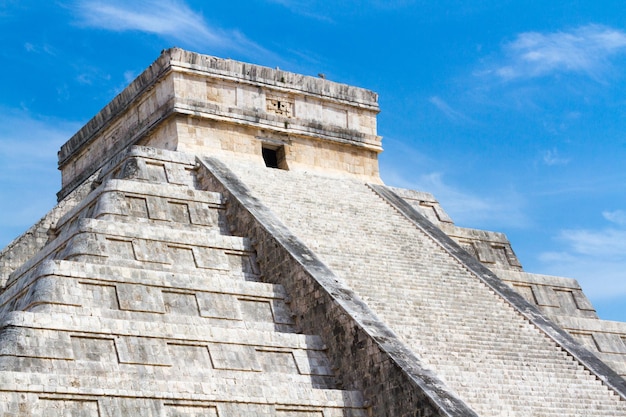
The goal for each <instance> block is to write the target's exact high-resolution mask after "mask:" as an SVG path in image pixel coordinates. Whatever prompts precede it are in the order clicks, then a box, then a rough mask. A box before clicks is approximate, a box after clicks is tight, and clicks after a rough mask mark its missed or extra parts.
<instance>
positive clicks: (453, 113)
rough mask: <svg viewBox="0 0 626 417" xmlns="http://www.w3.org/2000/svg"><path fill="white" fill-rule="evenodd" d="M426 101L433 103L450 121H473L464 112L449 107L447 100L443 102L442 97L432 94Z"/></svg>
mask: <svg viewBox="0 0 626 417" xmlns="http://www.w3.org/2000/svg"><path fill="white" fill-rule="evenodd" d="M428 101H429V102H430V103H431V104H433V105H434V106H435V107H437V109H439V111H441V112H442V113H443V114H445V115H446V116H447V117H448V118H449V119H450V120H452V121H455V122H459V121H463V122H470V123H475V122H474V121H473V120H472V119H470V118H469V117H467V116H466V115H465V114H463V113H461V112H460V111H458V110H455V109H453V108H452V107H450V105H449V104H448V103H447V102H445V101H444V100H443V99H441V98H440V97H438V96H432V97H430V98H429V99H428Z"/></svg>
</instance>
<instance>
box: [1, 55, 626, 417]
mask: <svg viewBox="0 0 626 417" xmlns="http://www.w3.org/2000/svg"><path fill="white" fill-rule="evenodd" d="M377 112H378V104H377V96H376V94H375V93H372V92H371V91H368V90H364V89H361V88H356V87H350V86H345V85H341V84H337V83H333V82H329V81H327V80H323V79H317V78H312V77H306V76H301V75H297V74H291V73H287V72H284V71H280V70H278V69H276V70H273V69H269V68H263V67H258V66H255V65H250V64H243V63H239V62H235V61H231V60H223V59H218V58H214V57H209V56H203V55H198V54H195V53H191V52H187V51H183V50H180V49H176V48H175V49H171V50H167V51H164V52H163V54H162V56H161V57H160V58H159V59H158V60H157V61H156V62H155V63H154V64H153V65H152V66H151V67H149V68H148V69H147V70H146V71H145V72H144V73H143V74H142V75H140V76H139V78H138V79H137V80H135V81H134V82H133V83H132V84H131V85H130V86H129V87H128V88H127V89H126V90H124V91H123V92H122V93H121V94H120V95H119V96H118V97H116V98H115V99H114V100H113V101H112V102H111V103H110V104H109V105H107V106H106V107H105V108H104V109H103V110H102V111H101V112H100V113H99V114H98V115H96V116H95V117H94V118H93V119H92V120H91V121H90V122H89V123H88V124H87V125H86V126H85V127H83V128H82V129H81V130H80V131H79V132H78V133H77V134H76V135H74V136H73V137H72V138H71V139H70V140H69V141H68V142H67V143H66V144H65V145H64V146H63V147H62V149H61V151H60V153H59V166H60V168H61V170H62V173H63V184H62V188H61V191H60V192H59V194H58V196H59V198H60V201H59V204H58V205H57V206H56V207H55V208H54V209H53V210H52V211H51V212H50V213H49V214H47V215H46V216H45V217H44V218H43V219H42V220H41V221H40V222H39V223H38V224H36V225H35V226H33V228H31V229H30V230H29V231H28V232H27V233H26V234H24V235H23V236H21V237H19V238H17V239H16V240H15V241H13V242H12V243H11V244H10V245H9V246H8V247H7V248H6V249H4V250H3V251H2V252H0V288H1V289H0V414H2V415H7V416H26V415H28V416H30V415H33V416H57V415H58V416H67V415H72V416H100V417H102V416H123V415H124V416H125V415H142V416H154V417H157V416H158V417H164V416H178V417H180V416H188V417H190V416H194V417H195V416H220V417H229V416H276V417H278V416H280V417H287V416H291V417H293V416H298V417H312V416H319V417H339V416H344V417H345V416H353V417H365V416H391V415H393V416H407V417H409V416H411V417H413V416H421V417H427V416H459V417H460V416H478V415H480V416H528V415H536V416H539V415H541V416H552V415H555V416H556V415H559V416H560V415H568V416H581V417H582V416H585V417H586V416H617V415H626V401H624V400H625V399H626V382H625V381H624V380H623V379H622V378H621V377H620V376H619V375H622V376H624V375H626V344H625V341H626V324H624V323H614V322H605V321H601V320H598V318H597V315H596V314H595V311H594V309H593V306H592V305H591V303H590V302H589V300H588V299H587V298H586V297H585V295H584V294H583V292H582V290H581V289H580V286H579V285H578V283H576V281H575V280H571V279H567V278H559V277H548V276H544V275H537V274H529V273H526V272H524V271H523V270H522V267H521V265H520V264H519V261H518V260H517V258H516V256H515V254H514V252H513V249H512V248H511V244H510V242H509V241H508V239H507V238H506V236H504V235H503V234H501V233H496V232H489V231H481V230H474V229H466V228H461V227H457V226H456V225H454V223H453V221H452V219H451V218H450V217H449V216H448V215H447V214H446V213H445V211H444V210H443V209H442V208H441V206H440V205H439V203H438V202H437V201H436V199H435V198H434V197H433V196H432V195H430V194H428V193H425V192H418V191H412V190H402V189H391V188H388V187H384V186H381V185H379V184H380V178H379V177H378V162H377V154H378V153H379V152H380V151H381V149H382V148H381V143H380V137H379V136H377V133H376V114H377ZM377 184H378V185H377ZM487 268H489V269H487ZM566 332H569V334H571V335H572V336H573V338H572V337H570V336H569V335H568V334H567V333H566ZM577 341H578V342H577ZM607 365H608V366H607Z"/></svg>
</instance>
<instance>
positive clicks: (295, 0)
mask: <svg viewBox="0 0 626 417" xmlns="http://www.w3.org/2000/svg"><path fill="white" fill-rule="evenodd" d="M268 1H269V2H270V3H275V4H280V5H281V6H283V7H286V8H287V9H289V10H290V11H291V12H292V13H295V14H299V15H301V16H305V17H309V18H312V19H316V20H319V21H323V22H328V23H335V18H336V17H338V16H342V15H353V14H355V13H362V12H367V11H368V10H371V9H373V10H375V11H377V12H379V11H384V10H396V9H400V8H404V7H407V6H410V5H412V4H414V3H415V0H344V1H341V2H329V1H327V0H268Z"/></svg>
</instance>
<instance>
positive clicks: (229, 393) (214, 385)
mask: <svg viewBox="0 0 626 417" xmlns="http://www.w3.org/2000/svg"><path fill="white" fill-rule="evenodd" d="M245 375H247V376H252V375H253V373H248V374H245ZM234 382H235V381H233V380H229V379H217V378H216V379H212V378H207V379H205V380H201V381H191V382H190V381H189V380H185V379H178V380H170V381H151V380H149V379H145V380H144V379H138V378H131V377H126V376H124V375H123V374H121V376H111V375H106V376H92V375H63V374H61V375H56V374H48V373H37V372H29V373H26V372H10V371H6V372H4V371H3V379H2V380H0V393H2V392H3V391H15V392H18V393H28V392H38V393H44V394H45V393H49V394H54V395H58V396H61V395H65V396H71V395H76V396H81V397H87V398H91V399H98V398H101V397H103V396H107V397H135V398H146V399H160V400H186V401H190V402H191V401H194V402H200V401H215V402H224V401H227V402H232V403H237V402H241V403H247V404H268V405H269V404H275V405H280V406H303V405H308V406H317V407H321V408H329V409H332V408H340V409H341V408H356V409H362V408H363V397H362V395H361V393H360V392H358V391H349V390H329V389H318V388H315V387H313V386H311V384H298V383H292V384H290V385H287V386H280V385H279V386H274V385H273V384H271V383H270V384H254V382H255V381H242V383H241V384H237V383H234ZM40 395H41V394H40Z"/></svg>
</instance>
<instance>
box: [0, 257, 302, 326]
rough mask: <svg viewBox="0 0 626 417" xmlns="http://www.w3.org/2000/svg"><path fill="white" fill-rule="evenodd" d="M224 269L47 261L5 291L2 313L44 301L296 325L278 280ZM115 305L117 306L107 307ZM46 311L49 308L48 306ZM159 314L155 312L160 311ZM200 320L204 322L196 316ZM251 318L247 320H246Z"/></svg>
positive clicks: (89, 310)
mask: <svg viewBox="0 0 626 417" xmlns="http://www.w3.org/2000/svg"><path fill="white" fill-rule="evenodd" d="M229 275H232V274H229V273H227V272H225V271H215V270H209V271H207V272H206V273H204V274H200V273H194V274H172V273H170V272H162V271H150V270H144V269H132V268H124V267H117V266H109V265H100V264H87V263H77V262H73V261H45V262H43V263H42V264H41V265H40V266H39V267H38V268H35V269H33V270H32V271H31V272H30V273H29V274H28V275H26V276H23V277H22V278H21V279H20V281H19V284H16V285H13V286H11V287H10V288H8V289H7V290H6V291H4V292H3V293H2V294H0V313H2V312H8V311H12V310H31V311H41V309H42V308H43V306H44V305H52V306H55V311H59V312H63V311H64V310H63V308H62V307H61V306H66V309H67V308H72V313H73V314H82V315H90V314H94V311H93V310H97V315H98V316H106V317H112V318H120V319H122V318H126V319H130V320H133V321H135V320H141V318H140V317H138V316H137V315H136V314H140V313H154V314H151V315H146V314H143V319H144V320H154V321H164V318H165V317H170V316H172V315H176V316H183V317H184V318H183V317H179V318H178V319H173V320H172V319H168V320H166V321H170V322H181V321H187V320H189V319H191V318H192V317H194V318H200V317H202V318H204V319H205V320H207V319H209V320H211V322H212V324H213V325H221V326H222V327H224V326H226V327H231V326H237V327H249V326H252V327H257V326H256V325H254V324H253V323H266V324H267V327H269V326H273V327H272V329H273V330H279V331H293V330H290V329H289V328H290V327H292V326H293V318H292V316H291V313H290V311H289V309H288V307H287V304H286V303H285V298H286V294H285V293H284V290H283V288H282V287H280V286H278V285H271V284H264V283H260V282H250V281H243V280H242V281H239V280H237V279H236V278H235V277H231V276H229ZM108 310H113V311H108ZM47 311H50V310H49V309H48V310H47ZM155 314H156V316H155ZM197 322H198V323H205V324H206V321H204V322H202V321H201V320H197ZM246 323H248V324H246Z"/></svg>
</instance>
